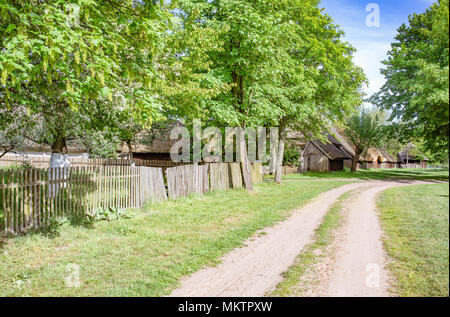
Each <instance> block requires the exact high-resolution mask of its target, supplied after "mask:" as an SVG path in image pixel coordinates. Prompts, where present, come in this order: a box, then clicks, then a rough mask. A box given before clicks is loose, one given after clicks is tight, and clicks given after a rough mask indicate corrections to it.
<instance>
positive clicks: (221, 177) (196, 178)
mask: <svg viewBox="0 0 450 317" xmlns="http://www.w3.org/2000/svg"><path fill="white" fill-rule="evenodd" d="M251 166H252V180H253V183H255V184H258V183H260V182H262V181H263V173H262V164H261V163H259V162H254V163H252V164H251ZM166 178H167V192H168V196H169V198H171V199H176V198H179V197H185V196H188V195H190V194H192V193H197V194H204V193H205V192H207V191H214V190H227V189H230V188H242V186H243V179H242V170H241V164H240V163H212V164H206V165H197V164H193V165H185V166H177V167H171V168H168V169H167V170H166Z"/></svg>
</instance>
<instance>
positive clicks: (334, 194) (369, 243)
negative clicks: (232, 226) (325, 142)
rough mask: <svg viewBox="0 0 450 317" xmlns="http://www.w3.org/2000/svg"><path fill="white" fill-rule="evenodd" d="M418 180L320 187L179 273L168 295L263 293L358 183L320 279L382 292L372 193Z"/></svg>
mask: <svg viewBox="0 0 450 317" xmlns="http://www.w3.org/2000/svg"><path fill="white" fill-rule="evenodd" d="M416 183H424V182H418V181H399V182H392V181H389V182H386V181H369V182H361V183H353V184H347V185H343V186H341V187H339V188H336V189H332V190H330V191H328V192H325V193H322V194H321V195H319V196H318V197H317V198H316V199H314V200H313V201H312V202H310V203H309V204H307V205H306V206H304V207H303V208H301V209H298V210H296V211H295V212H294V213H293V214H292V215H291V216H290V217H289V218H288V219H286V220H285V221H283V222H280V223H278V224H276V225H275V226H273V227H270V228H266V229H264V230H263V231H264V232H265V233H266V234H265V235H260V236H258V235H256V236H254V237H253V238H250V239H249V240H247V241H246V243H245V247H242V248H237V249H235V250H233V251H231V252H230V253H228V254H227V255H225V256H224V257H223V258H222V261H221V263H220V264H219V265H218V266H216V267H207V268H203V269H201V270H199V271H198V272H196V273H194V274H193V275H191V276H189V277H186V278H184V279H182V281H181V286H180V287H179V288H177V289H175V290H174V291H173V292H172V294H171V295H170V296H188V297H189V296H191V297H198V296H230V297H242V296H249V297H251V296H255V297H257V296H264V295H265V294H267V293H268V292H270V291H271V290H273V289H274V288H275V287H276V285H277V284H278V283H279V282H281V280H282V273H283V272H285V271H286V270H287V269H288V268H289V266H291V265H292V264H293V262H294V260H295V258H296V257H297V256H298V255H299V254H300V253H301V252H302V249H303V247H304V246H305V245H307V244H308V243H309V242H310V240H311V238H312V236H313V234H314V230H315V229H316V228H317V227H318V226H319V224H320V223H321V221H322V218H323V216H324V215H325V214H326V213H327V211H328V210H329V208H330V207H331V206H332V205H333V204H334V203H335V202H336V200H337V199H338V198H339V197H340V196H341V195H342V194H344V193H346V192H348V191H350V190H354V189H360V190H361V194H360V196H359V197H358V198H357V199H356V200H355V201H354V202H353V203H352V204H351V206H350V211H349V213H348V219H347V223H346V225H345V229H344V237H343V238H342V243H341V242H340V244H339V247H338V251H337V256H336V262H335V263H333V265H332V268H331V270H332V272H331V273H330V275H329V276H330V278H329V279H327V285H324V290H325V292H324V294H321V295H325V296H388V295H389V294H388V291H387V288H388V284H387V273H386V271H385V270H384V265H385V262H386V261H385V256H384V251H383V247H382V241H381V237H382V231H381V228H380V225H379V222H378V218H377V214H376V208H375V196H376V194H377V193H379V192H380V191H382V190H385V189H387V188H390V187H395V186H402V185H408V184H416Z"/></svg>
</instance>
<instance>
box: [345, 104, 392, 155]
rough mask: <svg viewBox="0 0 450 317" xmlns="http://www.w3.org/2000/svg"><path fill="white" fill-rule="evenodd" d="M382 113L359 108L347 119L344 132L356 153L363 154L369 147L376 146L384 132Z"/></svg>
mask: <svg viewBox="0 0 450 317" xmlns="http://www.w3.org/2000/svg"><path fill="white" fill-rule="evenodd" d="M384 128H385V125H384V114H383V113H381V112H379V111H378V110H367V109H365V108H363V107H361V108H360V110H359V112H358V113H355V114H353V115H352V116H350V118H349V119H348V120H347V123H346V126H345V130H344V133H345V135H346V137H347V139H348V141H349V142H350V143H352V145H353V146H354V147H355V152H356V153H357V154H364V153H365V151H367V150H368V149H369V148H371V147H376V146H377V145H379V144H380V141H381V139H382V137H383V133H384Z"/></svg>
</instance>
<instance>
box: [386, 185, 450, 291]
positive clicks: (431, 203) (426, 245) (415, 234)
mask: <svg viewBox="0 0 450 317" xmlns="http://www.w3.org/2000/svg"><path fill="white" fill-rule="evenodd" d="M378 206H379V208H380V211H381V221H382V224H383V227H384V230H385V231H386V235H387V236H386V239H385V246H386V250H387V252H388V254H389V255H390V256H391V258H392V259H393V263H391V264H390V269H391V270H392V272H393V273H394V276H395V278H396V280H397V282H396V285H394V287H395V291H396V292H397V293H398V294H399V295H400V296H449V216H448V213H449V210H448V208H449V185H448V183H447V184H432V185H415V186H408V187H400V188H394V189H389V190H387V191H385V192H383V193H382V195H381V196H380V197H379V199H378Z"/></svg>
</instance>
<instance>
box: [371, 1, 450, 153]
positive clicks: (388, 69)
mask: <svg viewBox="0 0 450 317" xmlns="http://www.w3.org/2000/svg"><path fill="white" fill-rule="evenodd" d="M383 63H384V65H385V68H384V69H383V70H382V73H383V74H384V76H385V77H386V83H385V85H384V86H383V87H382V88H381V90H380V92H378V93H377V94H376V95H374V96H373V97H372V98H371V100H372V101H373V102H374V103H375V104H377V105H378V106H380V107H381V108H383V109H388V110H391V111H392V116H391V119H392V120H393V121H394V122H393V124H392V127H393V128H394V129H396V130H397V131H400V132H401V133H400V135H401V136H402V138H403V139H404V141H409V140H414V139H423V140H424V146H425V147H426V148H427V149H429V150H430V151H431V152H435V153H436V152H445V151H446V150H447V149H448V146H449V2H448V0H439V1H437V2H436V3H435V4H433V5H432V6H431V7H430V8H429V9H428V10H427V11H426V12H425V13H422V14H414V15H412V16H410V18H409V25H406V24H403V25H402V26H401V27H400V28H399V29H398V34H397V36H396V38H395V42H394V43H392V48H391V50H390V51H389V53H388V59H387V60H386V61H384V62H383Z"/></svg>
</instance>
